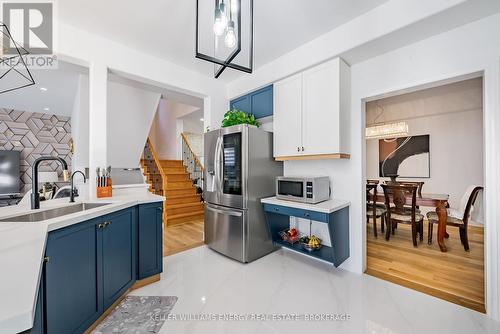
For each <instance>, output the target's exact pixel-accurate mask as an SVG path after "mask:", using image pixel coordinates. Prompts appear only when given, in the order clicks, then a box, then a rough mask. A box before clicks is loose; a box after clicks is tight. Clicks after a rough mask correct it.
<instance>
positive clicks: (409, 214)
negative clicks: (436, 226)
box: [382, 184, 424, 247]
mask: <svg viewBox="0 0 500 334" xmlns="http://www.w3.org/2000/svg"><path fill="white" fill-rule="evenodd" d="M382 189H384V198H385V206H386V208H388V210H387V213H386V219H385V220H386V232H385V239H386V240H389V239H390V235H391V233H392V234H394V233H395V231H394V229H395V224H398V223H401V224H408V225H411V236H412V240H413V246H414V247H417V234H420V241H423V240H424V233H423V232H424V224H423V222H424V216H423V215H422V214H420V213H417V189H418V187H417V186H415V185H400V184H395V185H387V184H383V185H382ZM407 198H409V199H410V200H411V206H410V210H408V207H407V205H406V201H407ZM391 204H392V205H391Z"/></svg>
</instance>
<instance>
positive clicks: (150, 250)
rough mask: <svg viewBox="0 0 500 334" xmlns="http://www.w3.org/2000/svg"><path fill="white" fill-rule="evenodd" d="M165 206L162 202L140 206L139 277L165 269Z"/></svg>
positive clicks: (151, 274)
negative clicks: (163, 221) (163, 249)
mask: <svg viewBox="0 0 500 334" xmlns="http://www.w3.org/2000/svg"><path fill="white" fill-rule="evenodd" d="M162 212H163V207H162V204H161V203H152V204H143V205H140V206H139V221H138V240H139V244H138V251H139V252H138V254H139V256H138V273H137V276H138V279H143V278H146V277H149V276H153V275H156V274H159V273H161V272H162V271H163V261H162V260H163V256H162V248H163V238H162V234H163V229H162V228H163V224H162Z"/></svg>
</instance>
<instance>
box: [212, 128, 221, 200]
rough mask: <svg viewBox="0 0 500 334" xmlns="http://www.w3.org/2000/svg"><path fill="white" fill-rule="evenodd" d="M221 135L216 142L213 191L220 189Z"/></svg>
mask: <svg viewBox="0 0 500 334" xmlns="http://www.w3.org/2000/svg"><path fill="white" fill-rule="evenodd" d="M219 142H220V137H217V142H216V143H215V152H214V181H213V182H212V192H214V191H219V167H220V161H219V148H220V145H219Z"/></svg>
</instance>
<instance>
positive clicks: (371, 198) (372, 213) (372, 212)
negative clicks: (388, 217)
mask: <svg viewBox="0 0 500 334" xmlns="http://www.w3.org/2000/svg"><path fill="white" fill-rule="evenodd" d="M385 213H386V211H385V206H379V205H377V184H367V185H366V222H367V223H370V219H372V220H373V234H374V235H375V238H376V237H377V218H380V228H381V230H382V233H384V223H385Z"/></svg>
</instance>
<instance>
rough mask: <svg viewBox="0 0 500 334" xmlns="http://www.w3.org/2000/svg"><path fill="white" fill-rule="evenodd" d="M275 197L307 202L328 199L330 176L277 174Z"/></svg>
mask: <svg viewBox="0 0 500 334" xmlns="http://www.w3.org/2000/svg"><path fill="white" fill-rule="evenodd" d="M276 198H277V199H282V200H287V201H294V202H302V203H309V204H316V203H319V202H323V201H326V200H328V199H330V178H329V177H328V176H319V177H288V176H278V177H277V178H276Z"/></svg>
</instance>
